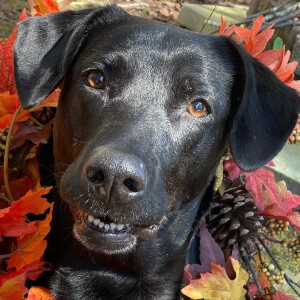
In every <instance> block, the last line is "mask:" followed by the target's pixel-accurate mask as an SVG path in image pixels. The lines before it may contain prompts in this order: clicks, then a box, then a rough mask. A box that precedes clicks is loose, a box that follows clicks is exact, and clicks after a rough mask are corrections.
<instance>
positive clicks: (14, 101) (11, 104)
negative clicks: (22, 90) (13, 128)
mask: <svg viewBox="0 0 300 300" xmlns="http://www.w3.org/2000/svg"><path fill="white" fill-rule="evenodd" d="M20 105H21V104H20V100H19V97H18V95H17V94H13V95H11V94H9V92H4V93H0V128H1V129H2V128H6V127H8V126H9V125H10V123H11V121H12V119H13V117H14V114H15V112H16V110H17V109H18V108H19V106H20ZM28 117H29V112H28V111H23V112H21V113H20V114H19V115H18V117H17V122H22V121H26V120H27V119H28Z"/></svg>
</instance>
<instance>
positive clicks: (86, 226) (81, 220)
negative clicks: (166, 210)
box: [71, 207, 166, 254]
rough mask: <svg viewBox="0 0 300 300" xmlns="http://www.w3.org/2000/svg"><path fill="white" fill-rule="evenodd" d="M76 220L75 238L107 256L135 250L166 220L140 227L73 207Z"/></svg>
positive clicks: (72, 210)
mask: <svg viewBox="0 0 300 300" xmlns="http://www.w3.org/2000/svg"><path fill="white" fill-rule="evenodd" d="M71 212H72V215H73V218H74V220H75V225H74V228H73V232H74V235H75V237H76V238H77V239H78V240H79V241H80V242H81V243H82V244H84V246H86V247H87V248H88V249H90V250H94V251H96V252H103V253H105V254H119V253H128V252H131V251H133V250H134V248H135V247H136V245H137V242H138V240H149V239H151V238H152V237H153V236H154V235H155V234H156V233H157V231H158V230H159V228H160V226H161V224H162V223H163V222H164V220H165V219H166V218H165V217H163V218H162V219H161V220H160V221H159V222H158V224H151V225H140V224H128V223H126V224H125V223H120V222H117V221H115V220H112V219H111V218H110V217H109V216H107V215H104V214H103V215H101V214H100V215H97V216H95V215H91V214H88V213H85V212H84V211H82V210H78V209H76V208H74V207H71Z"/></svg>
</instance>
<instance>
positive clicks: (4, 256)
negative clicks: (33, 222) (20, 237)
mask: <svg viewBox="0 0 300 300" xmlns="http://www.w3.org/2000/svg"><path fill="white" fill-rule="evenodd" d="M39 236H41V233H40V232H39V231H37V232H36V233H35V234H34V236H33V237H32V238H31V239H30V240H29V241H28V242H27V243H26V244H25V245H23V246H21V247H20V248H17V249H16V250H15V251H13V252H11V253H8V254H2V255H0V260H3V259H5V258H9V257H11V256H12V255H14V254H15V253H17V252H20V251H22V250H23V249H25V248H26V247H28V246H29V245H30V244H31V243H32V242H33V241H34V240H35V239H36V238H38V237H39Z"/></svg>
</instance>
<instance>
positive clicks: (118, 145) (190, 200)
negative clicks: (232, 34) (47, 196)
mask: <svg viewBox="0 0 300 300" xmlns="http://www.w3.org/2000/svg"><path fill="white" fill-rule="evenodd" d="M15 76H16V84H17V90H18V93H19V96H20V99H21V102H22V105H23V107H24V108H31V107H34V106H35V105H37V104H38V103H39V102H40V101H42V100H43V99H45V97H47V95H49V93H51V92H52V91H53V89H55V88H56V87H57V86H58V85H59V84H61V96H60V100H59V106H58V109H57V114H56V119H55V128H54V155H55V164H56V172H57V174H58V175H57V178H56V180H57V184H58V186H59V194H60V199H57V202H60V201H62V203H66V204H67V206H68V207H69V209H70V211H71V213H72V223H71V224H70V218H69V217H68V213H67V212H65V211H64V210H62V211H60V217H59V221H60V223H59V226H56V229H54V230H55V235H56V239H57V240H58V241H59V244H60V246H61V250H60V254H61V257H60V262H59V267H58V269H57V271H56V273H55V275H54V276H53V278H52V280H51V288H52V291H53V294H54V295H55V296H56V297H57V298H60V299H72V300H73V299H74V300H75V299H76V300H77V299H78V300H79V299H80V300H82V299H90V300H94V299H95V300H96V299H110V300H112V299H122V300H124V299H130V300H134V299H147V300H150V299H165V300H167V299H172V300H173V299H180V298H181V297H182V296H180V286H181V276H182V273H183V268H184V265H185V264H186V259H187V258H188V259H190V261H192V260H193V253H196V252H197V249H196V246H195V245H196V244H197V243H193V236H194V233H195V231H196V228H197V227H198V224H199V220H200V219H201V217H202V216H203V214H204V213H205V211H206V210H207V209H208V206H209V201H210V198H211V193H212V189H211V186H212V182H213V179H214V174H215V171H216V168H217V165H218V163H219V161H220V159H221V157H222V155H223V154H224V152H225V150H226V148H227V146H228V145H230V147H231V150H232V154H233V156H234V159H235V161H236V162H237V164H238V165H239V166H240V167H241V168H242V169H243V170H245V171H252V170H255V169H257V168H259V167H261V166H263V165H264V164H266V163H267V162H268V161H269V160H271V159H272V158H273V157H274V156H275V155H276V154H277V153H278V152H279V150H280V149H281V148H282V147H283V145H284V144H285V142H286V140H287V138H288V136H289V133H290V132H291V130H292V129H293V127H294V125H295V122H296V118H297V115H298V112H299V98H298V95H297V93H296V91H295V90H293V89H291V88H289V87H288V86H286V85H284V84H283V83H282V82H281V81H280V80H279V79H278V78H277V77H276V76H275V75H274V74H273V73H272V72H271V71H270V70H269V69H267V68H266V67H265V66H263V65H262V64H261V63H259V62H258V61H257V60H256V59H254V58H252V57H251V56H250V55H248V54H247V53H246V52H245V51H244V50H243V49H242V48H241V47H239V46H238V45H235V44H234V43H233V42H232V41H231V40H230V39H228V38H226V37H223V36H207V35H202V34H199V33H194V32H190V31H187V30H184V29H180V28H177V27H174V26H171V25H168V24H163V23H160V22H155V21H150V20H146V19H143V18H139V17H134V16H130V15H129V14H128V13H126V12H125V11H124V10H122V9H121V8H119V7H117V6H115V5H111V6H105V7H98V8H96V9H87V10H81V11H66V12H63V13H58V14H51V15H47V16H44V17H37V18H29V19H27V20H25V21H24V22H21V23H20V24H19V26H18V36H17V40H16V44H15ZM60 205H61V204H57V207H60ZM72 228H73V229H72ZM72 230H73V235H74V236H75V237H76V238H75V239H74V240H73V239H72V237H70V235H71V234H70V233H71V231H72ZM193 247H194V248H193ZM189 248H190V251H188V249H189ZM188 252H189V254H188Z"/></svg>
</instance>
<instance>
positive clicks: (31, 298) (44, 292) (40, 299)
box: [27, 286, 55, 300]
mask: <svg viewBox="0 0 300 300" xmlns="http://www.w3.org/2000/svg"><path fill="white" fill-rule="evenodd" d="M27 300H55V298H53V296H52V295H51V292H50V290H49V289H47V288H44V287H40V286H33V287H32V288H31V289H30V290H29V292H28V298H27Z"/></svg>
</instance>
